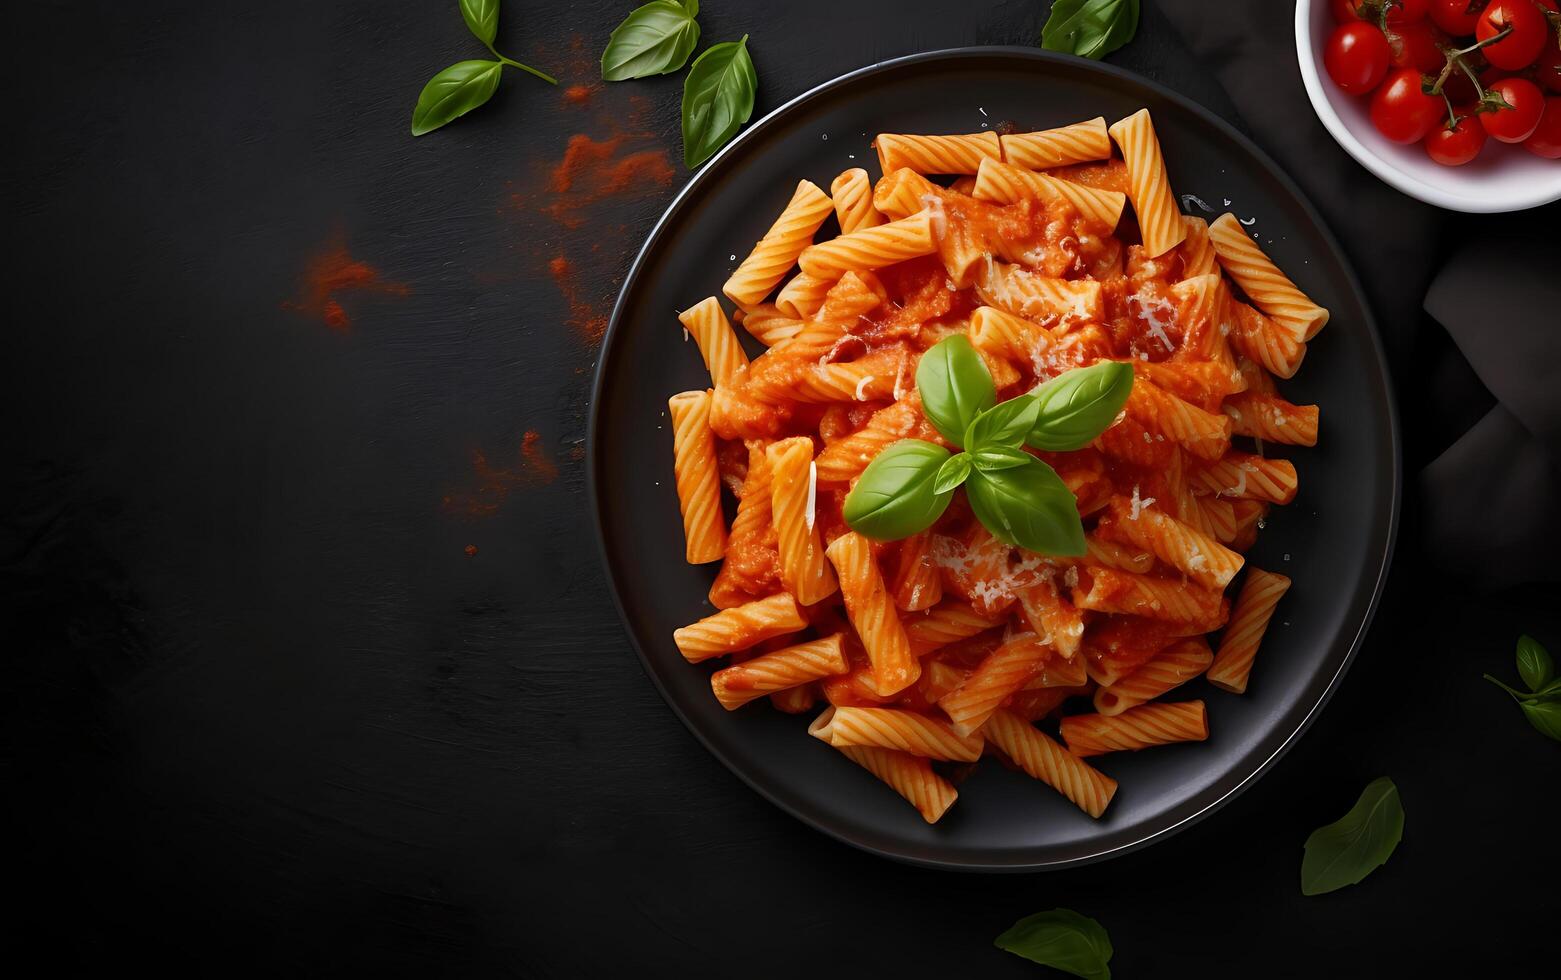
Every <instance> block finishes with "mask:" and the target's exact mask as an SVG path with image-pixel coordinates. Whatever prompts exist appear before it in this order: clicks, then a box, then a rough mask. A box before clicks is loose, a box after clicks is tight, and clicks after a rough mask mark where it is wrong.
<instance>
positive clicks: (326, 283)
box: [282, 231, 411, 333]
mask: <svg viewBox="0 0 1561 980" xmlns="http://www.w3.org/2000/svg"><path fill="white" fill-rule="evenodd" d="M352 290H367V291H369V292H376V293H385V294H388V295H391V296H405V295H407V294H408V293H410V292H411V290H410V289H409V288H407V286H406V284H405V283H399V282H391V281H389V280H386V279H381V278H380V274H379V270H377V269H375V268H374V267H373V266H371V265H369V264H368V263H367V262H362V261H359V260H358V259H354V258H353V257H352V255H351V254H350V253H349V252H348V251H347V242H346V236H345V235H344V234H343V233H342V232H340V231H337V232H336V233H335V234H334V235H332V236H331V238H330V240H329V241H327V242H326V244H325V245H324V246H322V247H321V249H320V251H318V252H316V253H315V254H314V255H313V256H311V257H310V259H309V262H308V264H307V265H306V266H305V267H304V274H303V280H302V282H301V284H300V286H299V298H298V299H297V300H289V301H286V302H284V303H283V304H282V308H283V309H289V310H297V311H299V312H301V313H305V314H308V315H309V316H314V317H318V318H319V319H320V320H321V321H322V322H323V323H324V324H325V325H326V326H327V327H330V328H331V329H332V330H336V331H340V332H342V333H345V332H346V331H347V330H349V329H350V328H351V327H352V321H351V319H350V318H349V317H348V316H347V311H346V310H345V309H344V308H343V307H342V305H341V301H340V300H339V299H337V294H338V293H345V292H350V291H352Z"/></svg>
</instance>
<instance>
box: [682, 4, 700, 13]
mask: <svg viewBox="0 0 1561 980" xmlns="http://www.w3.org/2000/svg"><path fill="white" fill-rule="evenodd" d="M682 3H683V9H685V10H687V11H688V15H689V16H690V17H698V16H699V0H682Z"/></svg>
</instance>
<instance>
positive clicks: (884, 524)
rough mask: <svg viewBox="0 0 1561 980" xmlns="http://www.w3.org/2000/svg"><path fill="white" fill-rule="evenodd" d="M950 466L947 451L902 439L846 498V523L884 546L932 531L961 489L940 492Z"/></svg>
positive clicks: (879, 457)
mask: <svg viewBox="0 0 1561 980" xmlns="http://www.w3.org/2000/svg"><path fill="white" fill-rule="evenodd" d="M961 455H964V454H963V453H961ZM950 461H951V460H950V459H949V451H948V450H947V449H944V448H943V447H942V446H936V445H933V444H932V443H930V442H926V441H924V440H921V439H901V440H900V441H899V442H897V443H895V444H894V445H892V446H889V447H888V448H886V449H885V450H884V451H883V452H881V453H879V454H878V455H877V456H875V457H873V461H872V462H871V463H869V464H868V465H867V469H866V470H864V471H863V473H862V477H861V479H859V480H857V483H856V486H855V487H854V488H852V490H851V493H850V495H849V496H847V497H846V505H845V508H844V511H843V513H844V514H845V519H846V523H847V524H849V525H850V526H851V529H852V530H854V531H859V532H861V533H862V534H865V535H867V536H868V537H870V538H878V539H879V540H883V541H892V540H895V539H897V538H905V537H909V536H910V535H912V534H915V533H916V532H917V531H920V530H922V529H924V528H928V527H931V526H932V522H933V521H935V520H937V519H938V517H939V516H940V515H941V514H942V513H943V510H944V508H946V507H948V505H949V498H950V497H952V496H953V495H954V487H956V486H958V485H959V483H958V482H957V481H956V482H955V483H954V484H953V485H952V486H949V487H947V488H945V489H942V490H940V489H938V485H937V477H938V471H939V468H940V467H941V466H943V465H944V464H945V463H947V462H950Z"/></svg>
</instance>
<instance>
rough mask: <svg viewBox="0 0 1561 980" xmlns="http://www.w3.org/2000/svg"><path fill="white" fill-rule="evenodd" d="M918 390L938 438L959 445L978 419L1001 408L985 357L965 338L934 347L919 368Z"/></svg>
mask: <svg viewBox="0 0 1561 980" xmlns="http://www.w3.org/2000/svg"><path fill="white" fill-rule="evenodd" d="M916 390H917V391H918V392H920V393H921V411H922V414H923V415H925V416H927V421H928V422H931V423H932V427H933V428H934V429H937V430H938V435H940V436H942V437H943V438H945V439H947V440H948V441H949V442H952V443H954V444H955V445H960V444H961V443H963V442H964V439H965V430H966V429H968V428H969V427H970V423H971V422H974V421H975V418H976V416H977V415H980V414H981V413H982V412H984V411H986V410H987V409H989V408H991V407H992V406H993V405H995V404H997V388H996V386H995V385H993V384H992V374H991V372H990V371H988V370H987V369H986V363H985V362H984V361H982V360H981V355H980V354H977V353H976V349H975V348H974V347H972V346H970V341H969V339H967V338H966V337H965V336H964V335H963V334H954V335H952V336H949V337H945V338H943V340H941V341H939V342H938V343H936V344H934V345H933V346H932V349H931V350H929V351H927V353H925V354H923V355H922V356H921V363H919V364H917V365H916Z"/></svg>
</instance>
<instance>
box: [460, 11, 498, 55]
mask: <svg viewBox="0 0 1561 980" xmlns="http://www.w3.org/2000/svg"><path fill="white" fill-rule="evenodd" d="M461 18H462V19H463V20H465V21H466V26H467V27H469V28H471V31H472V33H473V34H475V35H477V40H479V41H481V42H482V43H483V44H487V45H490V46H491V45H492V44H493V38H494V35H496V34H498V32H499V0H461Z"/></svg>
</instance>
